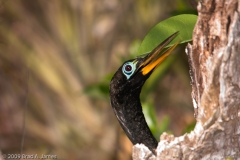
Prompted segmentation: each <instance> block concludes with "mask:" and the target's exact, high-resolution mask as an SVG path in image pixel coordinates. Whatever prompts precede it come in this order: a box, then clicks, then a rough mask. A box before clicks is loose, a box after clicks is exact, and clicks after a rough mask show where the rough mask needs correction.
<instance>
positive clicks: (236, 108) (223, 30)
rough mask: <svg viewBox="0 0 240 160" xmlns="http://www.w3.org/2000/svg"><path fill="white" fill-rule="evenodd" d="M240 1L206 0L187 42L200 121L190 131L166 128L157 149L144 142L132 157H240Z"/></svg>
mask: <svg viewBox="0 0 240 160" xmlns="http://www.w3.org/2000/svg"><path fill="white" fill-rule="evenodd" d="M239 2H240V1H239V0H222V1H220V0H219V1H217V0H203V2H199V4H198V15H199V17H198V21H197V24H196V26H195V29H194V33H193V45H190V44H188V46H187V48H186V53H187V55H188V58H189V65H190V69H191V70H190V76H191V79H192V99H193V106H194V110H195V117H196V121H197V123H196V126H195V129H194V130H193V131H192V132H191V133H190V134H185V135H183V136H181V137H174V136H172V135H167V134H166V133H164V134H163V135H161V138H160V139H161V141H160V143H159V144H158V148H157V151H156V152H157V155H156V156H154V155H152V153H151V152H150V151H149V150H148V149H147V148H146V147H145V146H143V145H135V146H134V147H133V159H135V160H137V159H152V160H153V159H164V160H166V159H171V160H178V159H181V160H185V159H191V160H198V159H206V160H208V159H240V17H239V14H240V3H239Z"/></svg>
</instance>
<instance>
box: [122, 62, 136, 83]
mask: <svg viewBox="0 0 240 160" xmlns="http://www.w3.org/2000/svg"><path fill="white" fill-rule="evenodd" d="M135 70H136V64H135V63H134V62H127V63H125V64H124V65H123V67H122V72H123V74H124V75H125V76H126V77H127V79H129V78H130V77H131V76H132V75H133V73H134V72H135Z"/></svg>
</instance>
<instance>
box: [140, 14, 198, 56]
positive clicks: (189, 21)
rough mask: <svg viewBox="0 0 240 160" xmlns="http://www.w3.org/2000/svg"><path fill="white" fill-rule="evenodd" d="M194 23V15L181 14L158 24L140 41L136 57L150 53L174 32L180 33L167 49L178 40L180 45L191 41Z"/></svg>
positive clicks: (195, 18) (195, 19)
mask: <svg viewBox="0 0 240 160" xmlns="http://www.w3.org/2000/svg"><path fill="white" fill-rule="evenodd" d="M196 21H197V16H196V15H191V14H182V15H178V16H174V17H171V18H168V19H166V20H164V21H162V22H160V23H158V24H157V25H156V26H154V27H153V28H152V29H151V30H150V32H149V33H148V34H147V35H146V37H145V38H144V40H143V41H142V44H141V46H140V48H139V51H138V55H141V54H144V53H148V52H150V51H152V50H153V49H154V48H155V47H156V46H157V45H158V44H160V43H161V42H162V41H163V40H165V39H166V38H167V37H169V36H170V35H171V34H173V33H175V32H176V31H180V32H179V34H178V36H177V37H176V38H175V39H174V40H173V41H172V42H171V43H170V44H169V45H168V46H167V47H169V46H171V45H173V44H174V43H175V42H176V41H178V40H180V43H186V42H189V41H192V32H193V29H194V26H195V23H196Z"/></svg>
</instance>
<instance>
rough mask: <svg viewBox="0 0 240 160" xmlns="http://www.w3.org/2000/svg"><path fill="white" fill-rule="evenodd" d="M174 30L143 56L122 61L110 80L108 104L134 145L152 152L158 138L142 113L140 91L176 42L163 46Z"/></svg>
mask: <svg viewBox="0 0 240 160" xmlns="http://www.w3.org/2000/svg"><path fill="white" fill-rule="evenodd" d="M177 34H178V32H176V33H174V34H173V35H171V36H170V37H168V38H167V39H166V40H165V41H163V42H162V43H161V44H159V45H158V46H157V47H156V48H155V49H154V50H153V51H152V52H150V53H149V54H147V55H146V56H144V57H139V58H136V59H132V60H129V61H126V62H125V63H124V64H123V65H122V66H121V67H120V68H119V69H118V70H117V72H116V73H115V74H114V76H113V78H112V80H111V82H110V100H111V105H112V108H113V110H114V113H115V115H116V117H117V119H118V121H119V123H120V125H121V127H122V128H123V130H124V131H125V133H126V135H127V136H128V138H129V139H130V140H131V142H132V143H133V144H134V145H135V144H137V143H139V144H140V143H142V144H144V145H145V146H147V147H148V148H149V149H150V150H151V151H152V152H153V153H154V152H155V149H156V147H157V145H158V142H157V140H156V139H155V138H154V136H153V134H152V133H151V131H150V129H149V127H148V125H147V123H146V120H145V117H144V115H143V112H142V106H141V102H140V93H141V89H142V86H143V85H144V83H145V81H146V80H147V79H148V78H149V76H150V75H151V73H152V72H153V70H154V69H155V68H156V67H157V66H158V65H159V64H160V63H161V62H162V61H163V60H164V59H165V58H166V57H167V56H168V55H169V54H170V53H171V51H172V50H173V49H174V48H175V47H176V46H177V44H178V42H177V43H175V44H174V45H173V46H172V47H170V48H169V49H164V47H165V46H166V45H167V44H169V43H170V42H171V41H172V40H173V39H174V38H175V37H176V36H177Z"/></svg>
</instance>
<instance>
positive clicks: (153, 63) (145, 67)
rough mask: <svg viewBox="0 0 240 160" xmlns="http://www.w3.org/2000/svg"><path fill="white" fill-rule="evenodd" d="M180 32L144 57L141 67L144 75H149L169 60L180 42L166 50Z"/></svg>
mask: <svg viewBox="0 0 240 160" xmlns="http://www.w3.org/2000/svg"><path fill="white" fill-rule="evenodd" d="M177 34H178V32H175V33H174V34H172V35H171V36H170V37H168V38H167V39H166V40H164V41H163V42H162V43H161V44H159V45H158V46H157V47H156V48H155V49H154V50H153V51H152V52H150V53H149V54H147V55H146V56H145V57H144V60H143V62H142V64H140V66H139V67H142V69H141V71H142V74H143V75H146V74H148V73H149V72H151V71H152V70H153V69H154V68H156V67H157V66H158V65H159V64H161V62H162V61H163V60H164V59H165V58H167V56H168V55H169V54H170V53H171V52H172V51H173V50H174V48H175V47H176V46H177V45H178V43H179V41H178V42H176V43H175V44H174V45H173V46H171V47H169V48H168V49H165V50H164V47H166V46H167V45H168V44H169V43H170V42H171V41H172V40H173V39H174V38H175V37H176V36H177Z"/></svg>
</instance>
